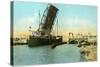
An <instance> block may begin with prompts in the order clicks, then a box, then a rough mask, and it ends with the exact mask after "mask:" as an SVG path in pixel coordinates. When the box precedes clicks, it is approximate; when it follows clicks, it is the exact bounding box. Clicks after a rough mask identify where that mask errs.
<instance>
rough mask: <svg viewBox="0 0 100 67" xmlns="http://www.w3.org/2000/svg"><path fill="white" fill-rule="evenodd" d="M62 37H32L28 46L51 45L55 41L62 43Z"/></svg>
mask: <svg viewBox="0 0 100 67" xmlns="http://www.w3.org/2000/svg"><path fill="white" fill-rule="evenodd" d="M61 42H62V38H60V39H55V38H53V39H52V38H50V39H49V38H40V37H32V36H31V37H30V38H29V40H28V46H29V47H35V46H44V45H51V44H54V43H61Z"/></svg>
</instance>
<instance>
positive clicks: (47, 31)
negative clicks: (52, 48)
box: [28, 4, 62, 47]
mask: <svg viewBox="0 0 100 67" xmlns="http://www.w3.org/2000/svg"><path fill="white" fill-rule="evenodd" d="M58 11H59V9H58V8H57V7H55V6H54V5H52V4H49V5H48V6H47V8H46V9H45V10H44V12H43V15H42V17H41V18H40V22H39V28H38V29H37V30H36V31H35V32H32V35H30V36H29V39H28V46H29V47H34V46H43V45H51V44H55V45H57V44H61V43H62V36H59V35H56V36H54V35H52V34H51V32H52V29H53V25H54V22H55V19H56V18H57V14H58Z"/></svg>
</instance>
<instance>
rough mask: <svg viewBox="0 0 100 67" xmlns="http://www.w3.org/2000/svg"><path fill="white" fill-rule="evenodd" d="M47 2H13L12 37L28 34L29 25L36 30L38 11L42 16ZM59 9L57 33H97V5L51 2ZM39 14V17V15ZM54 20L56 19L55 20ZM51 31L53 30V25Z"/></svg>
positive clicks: (65, 34) (63, 34) (64, 34)
mask: <svg viewBox="0 0 100 67" xmlns="http://www.w3.org/2000/svg"><path fill="white" fill-rule="evenodd" d="M47 5H48V3H36V2H19V1H15V2H14V31H13V32H14V37H16V36H19V37H21V36H22V35H25V36H26V37H27V36H28V34H29V26H31V27H32V29H33V30H34V31H36V30H37V29H38V27H39V12H40V14H41V16H42V14H43V12H44V10H45V9H46V7H47ZM53 5H54V6H56V7H57V8H58V9H59V11H58V14H57V18H58V23H59V35H62V36H67V34H68V33H69V32H73V33H82V34H88V33H91V34H96V33H97V27H96V26H97V7H96V6H87V5H72V4H53ZM41 16H40V17H41ZM55 22H56V21H55ZM55 22H54V23H55ZM55 25H56V24H54V26H53V31H55V27H56V26H55Z"/></svg>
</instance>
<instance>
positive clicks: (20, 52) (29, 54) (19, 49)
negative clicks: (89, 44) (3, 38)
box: [13, 44, 81, 65]
mask: <svg viewBox="0 0 100 67" xmlns="http://www.w3.org/2000/svg"><path fill="white" fill-rule="evenodd" d="M13 48H14V65H37V64H54V63H72V62H80V61H81V56H80V48H78V47H76V46H73V45H69V44H64V45H60V46H57V47H56V48H54V49H51V46H50V45H48V46H40V47H28V45H16V46H13Z"/></svg>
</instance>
